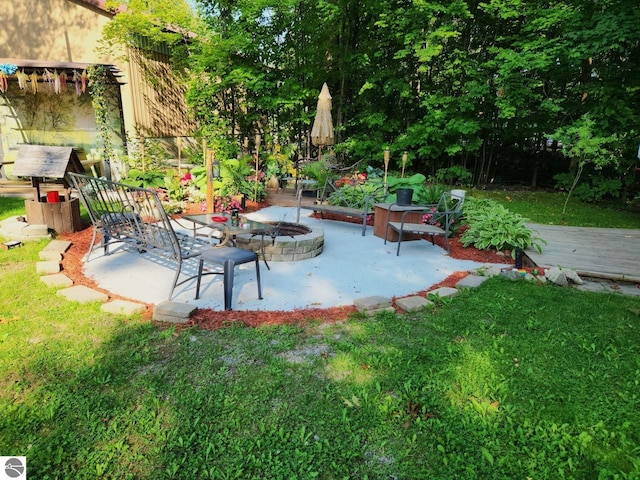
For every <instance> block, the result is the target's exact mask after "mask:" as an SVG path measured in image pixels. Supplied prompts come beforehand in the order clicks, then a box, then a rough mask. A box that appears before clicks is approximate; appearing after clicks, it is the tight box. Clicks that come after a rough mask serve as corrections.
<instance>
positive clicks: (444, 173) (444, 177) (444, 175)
mask: <svg viewBox="0 0 640 480" xmlns="http://www.w3.org/2000/svg"><path fill="white" fill-rule="evenodd" d="M434 180H435V181H436V182H438V183H444V184H447V185H464V186H469V185H471V183H472V182H473V173H471V172H470V171H469V170H467V169H466V168H464V167H462V166H460V165H453V166H451V167H448V168H440V169H439V170H438V171H436V174H435V176H434Z"/></svg>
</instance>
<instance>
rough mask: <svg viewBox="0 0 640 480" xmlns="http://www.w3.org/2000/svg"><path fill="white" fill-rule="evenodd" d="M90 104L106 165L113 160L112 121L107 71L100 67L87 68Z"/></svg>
mask: <svg viewBox="0 0 640 480" xmlns="http://www.w3.org/2000/svg"><path fill="white" fill-rule="evenodd" d="M87 77H88V80H89V90H90V92H91V104H92V105H93V112H94V115H95V118H96V127H97V130H98V138H99V140H100V145H101V150H102V158H103V159H104V160H105V162H106V163H107V164H109V162H110V161H111V160H112V159H113V158H114V155H113V143H112V128H113V120H112V118H111V115H110V112H111V109H110V107H109V99H108V97H109V83H110V82H109V79H108V78H107V71H106V69H105V67H103V66H102V65H92V66H90V67H89V68H87Z"/></svg>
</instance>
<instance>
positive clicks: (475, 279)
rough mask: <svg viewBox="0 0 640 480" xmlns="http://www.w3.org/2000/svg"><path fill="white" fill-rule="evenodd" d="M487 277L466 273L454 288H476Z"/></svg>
mask: <svg viewBox="0 0 640 480" xmlns="http://www.w3.org/2000/svg"><path fill="white" fill-rule="evenodd" d="M488 278H489V277H481V276H480V275H467V276H466V277H464V278H463V279H462V280H460V281H459V282H458V283H456V288H477V287H479V286H480V285H482V284H483V283H484V282H485V281H486V280H487V279H488Z"/></svg>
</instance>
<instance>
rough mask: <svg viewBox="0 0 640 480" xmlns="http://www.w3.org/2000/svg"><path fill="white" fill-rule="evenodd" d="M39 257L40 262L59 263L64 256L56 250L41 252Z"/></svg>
mask: <svg viewBox="0 0 640 480" xmlns="http://www.w3.org/2000/svg"><path fill="white" fill-rule="evenodd" d="M38 256H39V257H40V260H45V261H56V262H59V261H60V260H62V254H61V253H60V252H56V251H54V250H40V251H39V252H38Z"/></svg>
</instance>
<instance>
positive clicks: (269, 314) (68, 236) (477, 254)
mask: <svg viewBox="0 0 640 480" xmlns="http://www.w3.org/2000/svg"><path fill="white" fill-rule="evenodd" d="M267 206H269V204H268V203H266V202H261V203H259V204H258V203H255V202H247V208H246V212H252V211H256V210H259V209H261V208H264V207H267ZM189 213H199V212H196V210H193V211H191V210H189ZM324 218H325V219H334V220H342V221H353V222H357V223H360V222H359V221H358V220H357V219H348V218H344V217H342V218H341V217H340V216H339V215H328V214H325V215H324ZM91 234H92V229H91V228H85V229H84V230H82V231H80V232H76V233H63V234H61V235H60V239H62V240H67V241H70V242H71V247H70V248H69V250H67V252H66V253H65V254H64V258H63V260H62V269H63V271H64V273H65V275H67V276H68V277H69V278H70V279H71V280H73V283H74V285H85V286H87V287H90V288H93V289H95V290H98V291H102V292H104V293H107V294H108V295H109V296H110V297H111V298H112V299H123V300H131V299H128V298H124V297H121V296H119V295H114V294H112V293H111V292H108V291H106V290H104V289H101V288H100V287H99V286H98V285H97V284H96V283H95V281H93V280H91V279H89V278H87V277H85V276H84V274H83V273H82V263H83V262H82V257H83V256H84V255H85V253H86V252H87V250H88V249H89V244H90V243H91ZM443 242H444V239H443V238H440V237H436V238H435V243H436V244H437V245H440V246H442V247H444V243H443ZM449 246H450V249H451V257H452V258H456V259H459V260H473V261H476V262H481V263H510V262H511V258H510V257H509V256H504V255H498V253H497V252H495V251H487V250H478V249H476V248H473V247H467V248H465V247H463V246H462V245H461V244H460V240H459V239H458V237H454V238H450V239H449ZM468 274H469V272H455V273H453V274H452V275H450V276H449V277H447V278H446V279H445V280H443V281H442V282H440V283H437V284H435V285H432V286H430V287H429V289H428V290H424V291H421V292H417V293H416V295H422V296H426V295H427V292H428V291H431V290H435V289H436V288H440V287H453V286H455V284H456V283H458V282H459V281H460V280H461V279H463V278H464V277H466V276H467V275H468ZM394 301H395V299H394ZM354 312H356V308H355V307H353V306H348V307H334V308H313V309H299V310H292V311H230V312H226V311H215V310H210V309H199V310H198V311H197V312H196V314H195V315H194V316H193V317H192V318H191V320H190V321H189V322H188V324H187V326H190V325H197V326H199V327H201V328H206V329H218V328H222V327H224V326H227V325H230V324H232V323H234V322H242V323H243V324H245V325H247V326H249V327H256V326H259V325H287V324H296V323H301V322H304V321H306V320H309V319H314V320H321V321H323V322H336V321H340V320H346V319H347V318H348V317H349V316H350V315H351V314H352V313H354ZM152 314H153V305H147V308H146V310H145V312H144V313H143V317H144V318H147V319H150V318H151V316H152Z"/></svg>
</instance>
